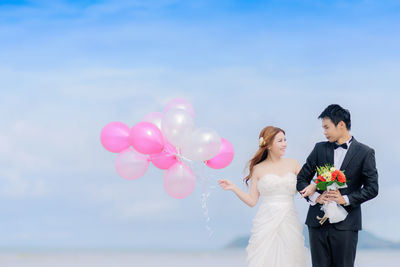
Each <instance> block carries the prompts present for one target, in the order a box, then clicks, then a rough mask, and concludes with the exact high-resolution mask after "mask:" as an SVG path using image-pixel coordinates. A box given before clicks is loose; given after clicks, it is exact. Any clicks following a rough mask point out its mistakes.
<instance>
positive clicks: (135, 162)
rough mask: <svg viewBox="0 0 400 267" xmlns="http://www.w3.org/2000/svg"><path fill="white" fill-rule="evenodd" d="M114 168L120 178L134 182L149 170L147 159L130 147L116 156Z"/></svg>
mask: <svg viewBox="0 0 400 267" xmlns="http://www.w3.org/2000/svg"><path fill="white" fill-rule="evenodd" d="M115 167H116V169H117V173H118V175H119V176H121V177H122V178H125V179H127V180H135V179H138V178H140V177H142V176H143V175H144V174H145V173H146V171H147V169H148V168H149V159H148V157H147V156H146V155H143V154H140V153H139V152H137V151H136V150H135V149H133V148H131V147H130V148H128V149H126V150H124V151H122V152H121V153H119V154H118V156H117V159H116V160H115Z"/></svg>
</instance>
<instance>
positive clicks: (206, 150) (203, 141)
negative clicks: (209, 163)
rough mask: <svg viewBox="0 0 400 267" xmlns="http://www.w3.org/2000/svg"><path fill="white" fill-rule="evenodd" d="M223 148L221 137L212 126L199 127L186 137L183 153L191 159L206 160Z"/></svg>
mask: <svg viewBox="0 0 400 267" xmlns="http://www.w3.org/2000/svg"><path fill="white" fill-rule="evenodd" d="M220 148H221V137H220V136H219V135H218V133H217V132H216V131H215V130H213V129H210V128H198V129H196V130H194V131H193V132H192V134H191V135H190V136H189V137H188V138H186V139H185V143H184V145H183V147H182V155H183V156H185V157H187V158H188V159H191V160H198V161H206V160H209V159H211V158H213V157H215V156H216V155H217V154H218V153H219V150H220Z"/></svg>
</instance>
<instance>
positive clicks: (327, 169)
mask: <svg viewBox="0 0 400 267" xmlns="http://www.w3.org/2000/svg"><path fill="white" fill-rule="evenodd" d="M317 172H318V176H317V178H316V179H315V180H314V182H315V183H316V184H317V189H319V190H322V191H326V190H328V191H331V190H337V189H340V188H346V187H347V184H346V182H347V179H346V176H345V175H344V171H341V170H339V169H336V168H335V167H333V166H330V165H325V166H322V167H317ZM321 210H323V211H324V212H325V214H324V217H322V218H321V217H319V216H317V219H318V220H319V223H320V224H321V225H322V224H324V222H325V221H326V220H327V219H329V222H330V223H337V222H341V221H343V220H344V219H346V216H347V214H348V213H347V211H346V210H345V209H344V208H343V207H342V206H341V205H339V204H337V203H336V202H335V201H329V202H327V203H324V205H322V207H321Z"/></svg>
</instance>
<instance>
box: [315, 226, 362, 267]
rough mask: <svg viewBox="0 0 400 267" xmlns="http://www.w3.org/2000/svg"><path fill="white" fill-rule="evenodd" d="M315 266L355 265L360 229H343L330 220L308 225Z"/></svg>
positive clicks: (343, 266)
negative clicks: (313, 225) (315, 225)
mask: <svg viewBox="0 0 400 267" xmlns="http://www.w3.org/2000/svg"><path fill="white" fill-rule="evenodd" d="M308 233H309V235H310V249H311V259H312V266H313V267H353V266H354V260H355V258H356V250H357V241H358V231H342V230H338V229H336V228H335V227H334V226H333V225H332V224H330V223H329V222H325V223H324V224H323V225H322V226H321V227H310V226H309V227H308Z"/></svg>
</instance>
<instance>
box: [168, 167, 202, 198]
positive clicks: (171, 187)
mask: <svg viewBox="0 0 400 267" xmlns="http://www.w3.org/2000/svg"><path fill="white" fill-rule="evenodd" d="M195 184H196V181H195V179H194V175H193V172H192V170H191V169H190V168H189V167H188V166H186V165H185V164H183V163H182V162H178V163H175V164H174V165H172V166H171V167H170V168H169V169H168V170H167V172H166V173H165V175H164V188H165V191H166V192H167V194H168V195H170V196H171V197H173V198H178V199H181V198H185V197H188V196H189V195H190V194H191V193H192V192H193V190H194V187H195Z"/></svg>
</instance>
